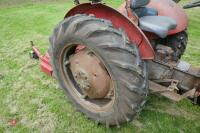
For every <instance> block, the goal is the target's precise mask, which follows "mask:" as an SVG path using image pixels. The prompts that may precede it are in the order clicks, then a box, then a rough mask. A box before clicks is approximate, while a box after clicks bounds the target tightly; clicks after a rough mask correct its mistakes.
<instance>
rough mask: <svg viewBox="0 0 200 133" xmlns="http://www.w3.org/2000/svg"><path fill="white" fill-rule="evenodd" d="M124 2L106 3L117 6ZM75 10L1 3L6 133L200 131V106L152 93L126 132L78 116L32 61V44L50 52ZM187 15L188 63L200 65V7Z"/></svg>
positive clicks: (66, 5) (0, 105)
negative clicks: (59, 27)
mask: <svg viewBox="0 0 200 133" xmlns="http://www.w3.org/2000/svg"><path fill="white" fill-rule="evenodd" d="M121 2H122V0H113V1H111V0H110V1H109V0H106V3H108V4H110V5H112V6H113V7H118V6H119V5H120V3H121ZM72 6H73V2H72V0H70V1H67V0H66V1H65V2H64V0H60V1H57V2H53V0H51V1H50V2H49V0H32V1H29V0H10V1H7V0H0V27H1V28H0V133H4V132H6V133H7V132H8V133H9V132H14V133H28V132H42V133H51V132H58V133H63V132H65V133H82V132H83V133H84V132H85V133H90V132H91V133H93V132H97V133H103V132H111V133H112V132H119V133H120V132H122V133H124V132H130V133H132V132H148V133H149V132H154V133H160V132H163V133H168V132H170V133H171V132H172V133H199V132H200V107H199V106H193V105H192V103H191V102H190V101H189V100H187V99H186V100H183V101H181V102H179V103H174V102H172V101H169V100H168V99H165V98H163V97H160V96H154V95H150V97H149V98H148V102H147V104H146V106H145V108H144V110H143V111H142V112H141V114H140V115H139V116H137V118H136V119H135V120H134V121H133V122H130V123H126V124H123V125H122V127H121V128H120V129H117V128H116V127H113V128H110V129H106V128H105V127H104V126H103V125H99V126H97V125H96V124H95V122H93V121H91V120H89V119H87V118H86V117H85V115H83V114H82V113H80V112H78V111H77V110H76V109H75V107H74V106H72V104H71V103H70V102H69V101H68V99H67V98H66V96H65V94H64V92H63V90H61V89H59V87H58V85H57V82H56V81H55V80H54V79H52V78H49V77H48V76H46V75H45V74H43V73H41V72H40V69H39V66H38V62H37V61H34V60H30V58H29V51H30V50H31V48H30V44H29V42H30V41H31V40H32V41H34V42H35V43H36V44H37V46H38V47H39V48H40V49H41V50H42V52H43V53H44V52H45V50H46V49H47V48H48V37H49V35H50V34H51V32H52V30H53V27H54V26H55V25H56V24H57V23H58V22H59V21H60V20H62V19H63V16H64V14H65V13H66V12H67V11H68V10H69V9H70V8H71V7H72ZM187 14H188V15H189V18H190V25H189V29H188V32H189V38H190V39H189V45H188V48H187V51H186V54H185V55H184V57H183V59H184V60H186V61H188V62H190V63H192V64H193V65H196V66H199V65H200V27H199V24H200V9H199V8H198V9H197V8H196V9H192V10H188V11H187ZM13 120H15V121H16V125H15V126H12V124H11V121H13Z"/></svg>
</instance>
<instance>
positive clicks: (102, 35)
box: [50, 14, 148, 127]
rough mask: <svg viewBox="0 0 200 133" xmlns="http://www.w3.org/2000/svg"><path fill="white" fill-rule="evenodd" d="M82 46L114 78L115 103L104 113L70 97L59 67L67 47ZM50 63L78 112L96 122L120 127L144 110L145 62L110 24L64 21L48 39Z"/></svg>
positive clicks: (81, 19) (79, 18) (81, 18)
mask: <svg viewBox="0 0 200 133" xmlns="http://www.w3.org/2000/svg"><path fill="white" fill-rule="evenodd" d="M71 43H73V44H84V45H86V46H87V47H88V48H89V49H91V50H92V51H94V53H95V54H96V55H97V56H98V57H100V58H101V60H103V62H104V64H105V66H106V68H107V69H108V71H109V72H110V75H111V76H112V78H113V79H114V80H113V81H114V87H115V100H114V103H113V106H112V109H111V110H109V111H107V112H98V113H97V112H93V111H91V110H89V109H87V108H86V107H84V106H82V105H81V104H80V103H79V101H77V99H75V98H74V97H73V96H72V95H70V91H69V89H70V88H69V87H68V86H67V85H66V84H65V83H64V80H65V79H63V78H62V76H61V74H62V72H61V70H60V68H59V61H58V59H59V58H60V56H61V55H60V53H61V51H62V50H63V48H64V47H65V46H66V45H70V44H71ZM50 44H51V45H50V51H51V54H50V56H51V62H52V66H53V71H54V75H55V78H56V79H57V80H58V82H59V84H60V86H61V87H62V88H63V89H64V90H65V91H66V93H67V96H68V98H69V99H70V100H71V102H72V103H73V104H74V105H75V106H76V108H78V109H79V110H80V111H81V112H83V113H84V114H86V115H87V116H88V117H89V118H91V119H93V120H95V121H96V122H98V123H102V124H106V126H107V127H109V126H110V125H117V126H119V125H120V123H123V122H128V121H131V120H132V119H133V118H134V116H135V115H136V114H138V112H140V110H141V108H142V107H143V105H144V103H145V101H146V97H147V94H148V77H147V63H146V62H144V61H142V60H141V59H140V56H139V53H138V50H137V47H136V46H135V45H133V44H131V43H130V42H129V40H128V37H127V36H126V34H125V33H124V32H123V31H122V30H120V29H116V28H114V27H113V26H112V23H111V22H110V21H107V20H104V19H98V18H95V17H94V16H93V15H85V14H79V15H75V16H72V17H69V18H67V19H65V20H63V21H62V22H61V23H59V24H58V25H57V27H56V28H55V30H54V32H53V34H52V36H51V37H50Z"/></svg>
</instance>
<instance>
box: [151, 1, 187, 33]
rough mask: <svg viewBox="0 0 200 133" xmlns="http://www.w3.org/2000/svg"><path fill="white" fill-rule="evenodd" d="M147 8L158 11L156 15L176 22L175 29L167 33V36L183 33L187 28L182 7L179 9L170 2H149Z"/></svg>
mask: <svg viewBox="0 0 200 133" xmlns="http://www.w3.org/2000/svg"><path fill="white" fill-rule="evenodd" d="M148 7H150V8H154V9H157V10H158V15H160V16H167V17H170V18H173V19H175V20H176V22H177V27H176V29H174V30H171V31H169V34H168V35H173V34H176V33H179V32H181V31H184V30H186V29H187V27H188V18H187V15H186V13H185V11H184V10H183V8H182V7H179V6H178V5H177V4H176V3H175V2H174V1H172V0H151V1H150V3H149V5H148Z"/></svg>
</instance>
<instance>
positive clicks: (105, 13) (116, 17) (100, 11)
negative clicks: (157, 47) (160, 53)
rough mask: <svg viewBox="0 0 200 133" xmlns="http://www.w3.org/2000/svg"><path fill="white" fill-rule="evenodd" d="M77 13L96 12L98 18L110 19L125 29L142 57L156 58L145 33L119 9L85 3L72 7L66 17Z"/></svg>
mask: <svg viewBox="0 0 200 133" xmlns="http://www.w3.org/2000/svg"><path fill="white" fill-rule="evenodd" d="M75 14H94V15H95V16H96V17H97V18H103V19H107V20H110V21H111V22H112V23H113V25H114V27H116V28H121V29H123V30H124V31H125V32H126V34H127V35H128V37H129V39H130V40H131V41H132V42H134V43H135V44H136V45H137V46H138V47H139V51H140V55H141V58H142V59H153V58H154V50H153V48H152V47H151V44H150V42H149V41H148V39H147V38H146V36H145V35H144V33H143V32H142V31H141V30H140V29H139V27H138V26H136V25H135V24H134V23H132V22H131V21H130V20H129V19H128V18H127V17H126V16H124V15H122V14H121V13H120V12H118V11H117V10H115V9H113V8H111V7H108V6H106V5H103V4H91V3H84V4H80V5H78V6H76V7H74V8H72V9H71V10H70V11H69V12H68V13H67V14H66V15H65V18H67V17H69V16H73V15H75ZM143 48H145V49H143Z"/></svg>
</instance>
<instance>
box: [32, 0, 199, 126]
mask: <svg viewBox="0 0 200 133" xmlns="http://www.w3.org/2000/svg"><path fill="white" fill-rule="evenodd" d="M75 2H76V4H77V5H76V6H75V7H74V8H72V9H71V10H70V11H69V12H67V13H66V15H65V17H64V21H63V22H62V23H60V25H58V27H56V28H55V30H54V33H53V35H52V36H51V37H50V43H51V46H50V48H49V50H48V52H47V53H46V54H45V55H44V56H42V55H40V53H39V51H38V50H37V49H36V48H35V46H33V52H34V54H36V55H38V57H39V59H40V61H41V63H40V66H41V69H42V71H43V72H45V73H47V74H48V75H50V76H55V77H56V79H57V80H58V81H59V83H60V85H61V86H62V88H63V89H64V90H66V92H67V95H68V96H69V97H70V99H71V101H72V102H73V103H75V105H76V106H77V107H78V108H79V110H80V111H82V112H84V113H85V114H86V115H87V116H89V117H90V118H92V119H94V120H96V121H97V122H100V123H103V124H106V126H109V125H118V126H119V124H120V123H122V122H124V121H125V120H126V121H129V120H131V119H132V117H133V116H134V115H135V113H136V112H138V111H139V110H140V109H141V107H142V106H143V105H144V103H145V98H146V96H147V94H148V84H149V89H150V91H151V92H152V93H158V94H161V95H163V96H165V97H167V98H169V99H172V100H174V101H180V100H182V99H183V98H190V99H192V100H193V101H194V103H197V102H198V98H199V96H200V69H199V68H195V67H192V66H191V65H190V64H188V63H186V62H183V61H181V60H180V58H181V56H182V55H183V53H184V51H185V49H186V46H187V40H188V35H187V27H188V19H187V16H186V14H185V12H184V10H183V9H182V8H181V7H179V6H178V5H177V4H176V3H175V2H173V1H172V0H130V1H126V2H125V3H123V4H122V5H121V6H120V7H119V8H118V9H117V10H116V9H113V8H111V7H109V6H107V5H105V4H102V3H101V2H100V1H92V3H80V2H79V1H75ZM98 57H99V58H98ZM131 58H132V59H131ZM99 64H100V66H99ZM90 66H91V67H90ZM148 80H149V83H148ZM73 88H74V89H73ZM126 89H127V90H126ZM72 90H74V91H72ZM130 92H131V93H130ZM80 95H81V96H80ZM79 96H80V97H79ZM86 99H87V100H86ZM100 101H101V102H100ZM108 101H109V102H108ZM124 103H126V105H127V106H125V104H124ZM129 108H130V109H132V110H133V111H132V113H131V111H130V109H129ZM121 109H124V110H121ZM119 110H121V111H119ZM109 111H110V112H109ZM122 117H123V118H122Z"/></svg>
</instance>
